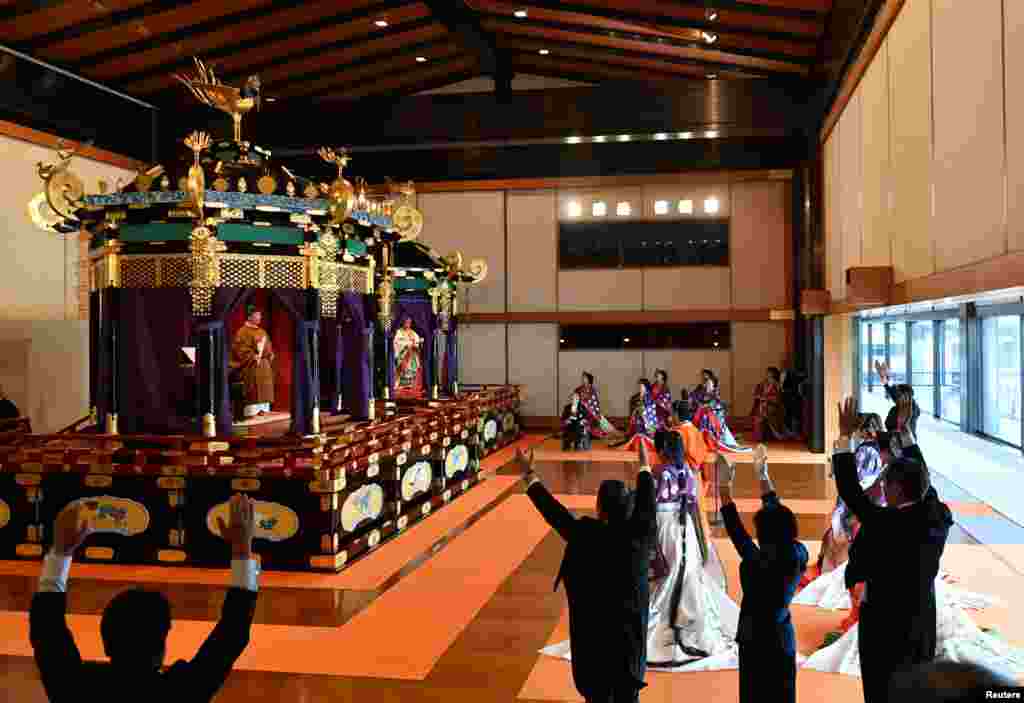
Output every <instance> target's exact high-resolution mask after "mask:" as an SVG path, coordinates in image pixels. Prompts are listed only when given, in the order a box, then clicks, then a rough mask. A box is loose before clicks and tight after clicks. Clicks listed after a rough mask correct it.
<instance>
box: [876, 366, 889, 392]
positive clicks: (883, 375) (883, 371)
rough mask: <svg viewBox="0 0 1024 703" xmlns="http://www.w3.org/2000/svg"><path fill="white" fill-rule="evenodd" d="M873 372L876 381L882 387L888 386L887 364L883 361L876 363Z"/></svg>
mask: <svg viewBox="0 0 1024 703" xmlns="http://www.w3.org/2000/svg"><path fill="white" fill-rule="evenodd" d="M875 371H876V372H877V373H878V380H880V381H881V382H882V385H883V386H887V385H889V364H887V363H885V362H884V361H876V362H875Z"/></svg>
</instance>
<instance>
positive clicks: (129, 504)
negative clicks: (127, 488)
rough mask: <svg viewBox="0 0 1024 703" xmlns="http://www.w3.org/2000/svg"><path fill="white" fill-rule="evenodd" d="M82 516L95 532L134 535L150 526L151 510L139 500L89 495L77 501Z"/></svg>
mask: <svg viewBox="0 0 1024 703" xmlns="http://www.w3.org/2000/svg"><path fill="white" fill-rule="evenodd" d="M75 502H76V503H78V505H79V506H80V509H81V511H82V512H81V518H82V519H83V520H84V521H85V522H87V523H89V524H90V525H91V526H92V528H93V530H94V531H95V532H99V533H101V534H115V535H124V536H125V537H134V536H135V535H139V534H142V533H143V532H145V531H146V528H148V527H149V510H147V509H146V506H145V505H143V504H142V503H139V502H138V501H134V500H130V499H128V498H118V497H116V496H89V497H88V498H79V499H78V500H77V501H75Z"/></svg>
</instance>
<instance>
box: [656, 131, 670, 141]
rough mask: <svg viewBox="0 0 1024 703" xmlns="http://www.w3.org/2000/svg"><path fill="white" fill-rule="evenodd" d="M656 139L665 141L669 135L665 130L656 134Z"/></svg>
mask: <svg viewBox="0 0 1024 703" xmlns="http://www.w3.org/2000/svg"><path fill="white" fill-rule="evenodd" d="M654 139H655V140H656V141H659V142H663V141H665V140H667V139H668V135H667V134H665V133H664V132H658V133H657V134H655V135H654Z"/></svg>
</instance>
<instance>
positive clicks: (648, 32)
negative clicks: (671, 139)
mask: <svg viewBox="0 0 1024 703" xmlns="http://www.w3.org/2000/svg"><path fill="white" fill-rule="evenodd" d="M473 4H474V7H475V8H476V9H477V11H479V12H480V13H481V14H483V15H485V16H488V17H493V18H516V19H517V21H519V22H521V23H523V24H536V25H546V26H552V27H559V28H577V29H579V28H585V29H586V30H588V31H592V32H595V33H602V34H606V35H608V36H633V37H636V38H639V39H643V40H645V41H654V42H663V41H666V40H667V41H678V42H683V43H686V44H694V45H707V40H706V38H705V36H704V34H705V32H708V31H711V32H713V33H714V34H715V36H716V41H715V42H714V46H715V48H718V49H723V50H729V51H736V52H739V53H749V54H750V55H761V56H764V57H766V58H776V57H782V58H784V57H794V58H797V59H800V58H803V59H813V58H815V56H816V55H817V51H818V44H817V41H816V39H815V38H813V37H795V38H789V37H787V38H778V37H775V36H764V35H759V34H757V33H751V32H739V31H723V30H722V28H721V27H716V26H714V24H713V23H710V22H699V23H675V22H673V23H663V22H653V21H651V20H650V19H648V18H639V17H637V18H630V19H624V18H622V17H618V16H609V15H616V14H617V13H606V12H605V13H602V12H601V11H600V10H596V11H595V10H587V11H586V12H583V11H578V10H566V9H565V8H564V7H557V8H550V7H547V6H546V5H541V6H537V3H534V2H531V3H525V4H518V3H514V2H507V1H505V0H474V2H473ZM521 10H525V11H526V12H527V16H526V17H525V18H518V17H516V12H519V11H521Z"/></svg>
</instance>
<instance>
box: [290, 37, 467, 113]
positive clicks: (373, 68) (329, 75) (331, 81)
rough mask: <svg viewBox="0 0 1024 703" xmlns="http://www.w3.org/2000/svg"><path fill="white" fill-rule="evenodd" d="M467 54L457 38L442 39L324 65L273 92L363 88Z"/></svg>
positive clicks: (317, 93)
mask: <svg viewBox="0 0 1024 703" xmlns="http://www.w3.org/2000/svg"><path fill="white" fill-rule="evenodd" d="M417 56H422V57H423V58H426V59H427V63H425V64H422V65H421V64H419V63H418V62H417V61H416V57H417ZM465 58H466V53H465V50H463V49H461V48H460V47H459V45H458V44H456V43H455V42H452V41H449V42H444V43H439V44H438V45H436V46H433V47H431V48H429V49H421V50H419V51H418V52H416V53H405V54H397V55H394V56H391V57H389V58H387V59H384V60H376V61H366V62H362V63H357V64H353V63H348V62H346V63H339V64H337V65H335V66H332V67H329V68H326V67H325V68H324V69H322V70H321V71H319V72H318V77H314V76H312V75H310V76H305V77H304V80H301V81H295V82H294V83H293V84H292V85H290V86H287V87H284V88H283V89H281V90H278V91H274V95H275V97H278V98H280V99H281V100H286V99H292V98H299V97H302V98H308V97H314V96H321V95H323V94H324V93H325V92H327V91H333V90H335V89H338V88H339V87H345V88H347V89H352V90H356V89H360V90H361V89H362V88H363V87H365V86H366V85H375V84H377V83H380V82H384V83H386V82H388V81H389V80H390V79H392V78H395V77H400V76H403V75H408V74H411V73H421V72H428V73H429V72H433V73H436V71H437V68H438V67H443V66H446V65H448V64H450V63H453V62H456V61H462V60H463V59H465ZM477 66H479V65H477ZM433 73H432V75H433Z"/></svg>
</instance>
